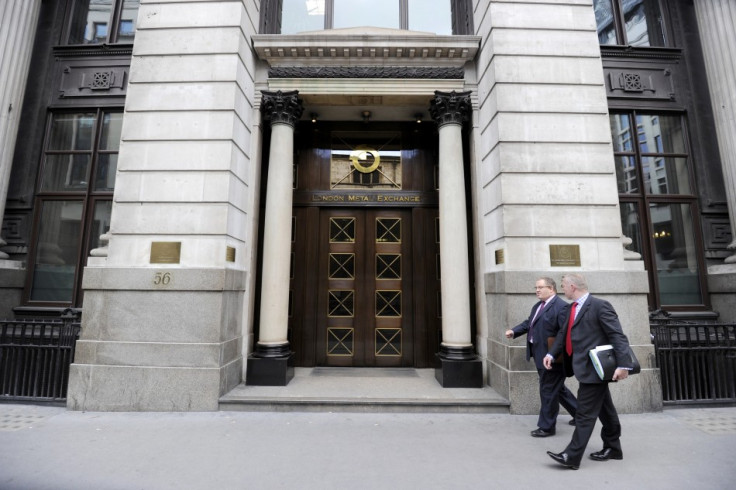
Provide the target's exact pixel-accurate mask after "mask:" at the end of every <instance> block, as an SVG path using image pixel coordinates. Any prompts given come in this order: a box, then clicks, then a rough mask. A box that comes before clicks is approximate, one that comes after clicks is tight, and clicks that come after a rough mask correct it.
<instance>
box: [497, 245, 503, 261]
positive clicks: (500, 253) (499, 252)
mask: <svg viewBox="0 0 736 490" xmlns="http://www.w3.org/2000/svg"><path fill="white" fill-rule="evenodd" d="M503 261H504V256H503V249H502V248H499V249H498V250H496V265H498V264H503Z"/></svg>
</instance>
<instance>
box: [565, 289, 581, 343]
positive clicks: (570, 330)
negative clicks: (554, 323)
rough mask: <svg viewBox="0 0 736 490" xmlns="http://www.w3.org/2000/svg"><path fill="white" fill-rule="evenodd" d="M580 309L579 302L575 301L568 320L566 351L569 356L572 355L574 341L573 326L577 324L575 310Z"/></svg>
mask: <svg viewBox="0 0 736 490" xmlns="http://www.w3.org/2000/svg"><path fill="white" fill-rule="evenodd" d="M577 307H578V303H577V301H573V303H572V309H571V310H570V318H569V319H568V320H567V335H566V336H565V350H566V351H567V355H568V356H571V355H572V339H571V338H570V332H572V324H573V323H575V310H576V309H577Z"/></svg>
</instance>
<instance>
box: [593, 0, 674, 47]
mask: <svg viewBox="0 0 736 490" xmlns="http://www.w3.org/2000/svg"><path fill="white" fill-rule="evenodd" d="M593 8H594V9H595V20H596V25H597V29H598V42H599V43H600V44H601V45H615V44H618V45H628V46H637V47H645V46H665V45H666V44H665V34H664V33H665V29H664V21H663V17H662V11H661V9H660V7H659V1H658V0H593Z"/></svg>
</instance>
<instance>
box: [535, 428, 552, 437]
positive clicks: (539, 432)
mask: <svg viewBox="0 0 736 490" xmlns="http://www.w3.org/2000/svg"><path fill="white" fill-rule="evenodd" d="M553 435H555V429H550V430H544V429H537V430H533V431H532V437H549V436H553Z"/></svg>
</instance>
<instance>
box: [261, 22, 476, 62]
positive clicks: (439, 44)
mask: <svg viewBox="0 0 736 490" xmlns="http://www.w3.org/2000/svg"><path fill="white" fill-rule="evenodd" d="M480 40H481V38H480V37H478V36H438V35H435V34H429V33H419V32H412V31H402V30H394V29H378V28H357V29H332V30H326V31H316V32H308V33H303V34H293V35H281V34H258V35H254V36H252V41H253V48H254V49H255V51H256V53H257V54H258V57H259V58H260V59H261V60H264V61H266V62H267V63H268V64H269V65H270V66H272V67H276V66H292V67H293V66H309V65H317V66H328V65H333V66H334V65H349V66H386V65H388V66H405V67H417V66H430V67H463V66H464V65H465V63H467V62H468V61H471V60H472V59H473V58H475V55H476V53H477V52H478V49H479V47H480Z"/></svg>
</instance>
